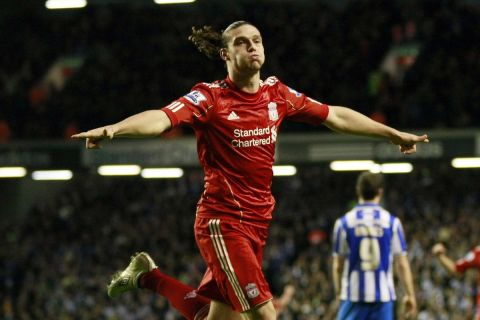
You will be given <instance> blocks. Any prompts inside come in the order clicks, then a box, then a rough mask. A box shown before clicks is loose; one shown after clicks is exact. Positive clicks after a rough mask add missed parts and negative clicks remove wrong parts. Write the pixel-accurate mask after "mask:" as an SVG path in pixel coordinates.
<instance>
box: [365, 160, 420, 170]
mask: <svg viewBox="0 0 480 320" xmlns="http://www.w3.org/2000/svg"><path fill="white" fill-rule="evenodd" d="M412 170H413V165H412V164H411V163H408V162H396V163H383V164H380V165H378V166H375V165H374V167H373V168H372V169H370V171H371V172H381V173H409V172H412Z"/></svg>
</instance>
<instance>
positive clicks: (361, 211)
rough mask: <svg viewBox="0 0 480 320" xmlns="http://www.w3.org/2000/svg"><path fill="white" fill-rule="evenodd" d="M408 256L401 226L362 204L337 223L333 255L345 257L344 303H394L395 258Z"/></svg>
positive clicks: (378, 209) (386, 214) (371, 205)
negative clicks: (396, 256) (347, 301)
mask: <svg viewBox="0 0 480 320" xmlns="http://www.w3.org/2000/svg"><path fill="white" fill-rule="evenodd" d="M406 253H407V244H406V241H405V236H404V233H403V227H402V223H401V222H400V220H399V219H398V218H396V217H395V216H393V215H391V214H390V213H389V212H388V211H387V210H385V209H383V208H382V207H381V206H379V205H377V204H374V203H363V204H359V205H357V206H355V207H354V208H353V209H352V210H350V211H349V212H347V213H346V214H345V215H344V216H342V217H341V218H339V219H337V221H336V223H335V227H334V230H333V255H334V256H335V255H339V256H344V257H345V264H344V269H343V275H342V288H341V296H340V298H341V300H349V301H352V302H388V301H392V300H395V299H396V296H395V287H394V283H393V256H394V255H406Z"/></svg>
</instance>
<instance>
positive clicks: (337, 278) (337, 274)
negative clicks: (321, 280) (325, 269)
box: [332, 256, 345, 299]
mask: <svg viewBox="0 0 480 320" xmlns="http://www.w3.org/2000/svg"><path fill="white" fill-rule="evenodd" d="M344 263H345V258H344V257H342V256H333V261H332V276H333V287H334V289H335V296H336V297H337V299H340V293H341V290H342V273H343V265H344Z"/></svg>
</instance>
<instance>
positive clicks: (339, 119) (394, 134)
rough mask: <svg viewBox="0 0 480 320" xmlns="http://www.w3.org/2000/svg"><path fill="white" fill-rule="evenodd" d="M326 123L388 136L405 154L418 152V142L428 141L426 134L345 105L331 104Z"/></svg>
mask: <svg viewBox="0 0 480 320" xmlns="http://www.w3.org/2000/svg"><path fill="white" fill-rule="evenodd" d="M324 124H325V125H326V126H327V127H328V128H330V129H332V130H333V131H337V132H341V133H348V134H356V135H364V136H370V137H378V138H387V139H388V140H390V142H392V143H393V144H395V145H398V146H399V147H400V151H401V152H403V153H405V154H410V153H414V152H416V146H415V144H416V143H417V142H428V136H427V135H426V134H424V135H422V136H417V135H414V134H411V133H407V132H402V131H398V130H396V129H394V128H391V127H389V126H386V125H384V124H381V123H379V122H377V121H374V120H372V119H370V118H369V117H367V116H364V115H363V114H361V113H359V112H357V111H355V110H352V109H349V108H345V107H339V106H330V112H329V114H328V117H327V119H326V120H325V122H324Z"/></svg>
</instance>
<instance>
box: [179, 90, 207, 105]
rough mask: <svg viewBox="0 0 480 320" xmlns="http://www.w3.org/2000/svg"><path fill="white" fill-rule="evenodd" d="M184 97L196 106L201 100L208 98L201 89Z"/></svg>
mask: <svg viewBox="0 0 480 320" xmlns="http://www.w3.org/2000/svg"><path fill="white" fill-rule="evenodd" d="M184 97H185V99H187V100H188V101H190V102H191V103H193V104H194V105H196V106H198V105H199V104H200V102H201V101H206V100H207V98H206V97H205V96H204V95H203V94H202V93H201V92H200V91H192V92H190V93H189V94H187V95H185V96H184Z"/></svg>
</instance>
